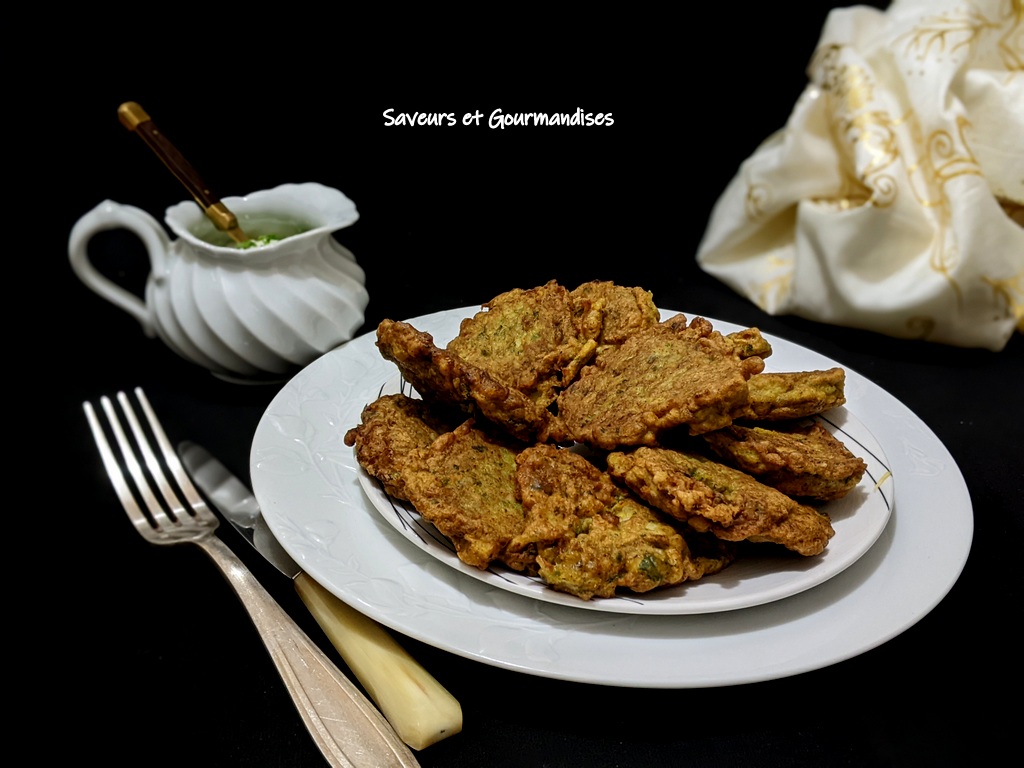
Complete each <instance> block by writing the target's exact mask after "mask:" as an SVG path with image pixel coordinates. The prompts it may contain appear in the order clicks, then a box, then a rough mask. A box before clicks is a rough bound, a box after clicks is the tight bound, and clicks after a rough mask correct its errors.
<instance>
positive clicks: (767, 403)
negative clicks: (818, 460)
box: [744, 368, 846, 421]
mask: <svg viewBox="0 0 1024 768" xmlns="http://www.w3.org/2000/svg"><path fill="white" fill-rule="evenodd" d="M747 387H748V392H749V394H748V399H747V412H746V414H745V415H744V417H745V418H748V419H751V420H752V421H780V420H789V419H802V418H805V417H807V416H814V415H815V414H818V413H824V412H825V411H827V410H829V409H830V408H835V407H836V406H839V405H842V404H843V403H845V402H846V371H844V370H843V369H842V368H829V369H828V370H825V371H798V372H794V373H761V374H759V375H757V376H752V377H751V379H750V381H748V382H747Z"/></svg>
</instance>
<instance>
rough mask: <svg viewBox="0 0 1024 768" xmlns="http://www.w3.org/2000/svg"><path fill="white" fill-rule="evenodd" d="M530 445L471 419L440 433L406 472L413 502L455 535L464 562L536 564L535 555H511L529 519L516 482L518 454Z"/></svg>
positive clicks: (480, 565) (481, 565) (479, 564)
mask: <svg viewBox="0 0 1024 768" xmlns="http://www.w3.org/2000/svg"><path fill="white" fill-rule="evenodd" d="M524 447H525V446H523V445H522V444H519V443H517V442H514V441H513V440H512V439H510V438H509V437H508V436H507V435H504V434H501V433H499V432H497V431H495V430H493V429H491V428H478V427H477V426H476V425H475V423H474V421H473V420H472V419H470V420H468V421H466V422H465V423H463V424H461V425H459V426H458V427H457V428H456V429H455V430H453V431H452V432H447V433H445V434H443V435H441V436H440V437H438V438H437V440H435V441H434V442H433V443H432V444H431V446H430V447H429V448H427V449H426V450H425V451H424V452H423V457H422V460H421V461H419V462H418V464H417V467H416V468H415V469H413V471H411V472H410V473H408V474H407V475H406V477H405V486H404V487H405V490H406V492H407V493H408V496H409V501H410V502H412V505H413V507H415V508H416V511H417V512H418V513H419V514H420V516H421V517H422V518H423V519H424V520H427V521H429V522H431V523H433V524H434V527H436V528H437V529H438V530H439V531H440V532H441V533H442V534H444V535H445V536H447V537H448V538H449V539H451V541H452V544H453V545H454V546H455V551H456V553H457V554H458V556H459V559H460V560H462V561H463V562H464V563H467V564H469V565H473V566H476V567H477V568H487V567H488V566H489V565H490V564H491V563H493V562H494V561H496V560H497V561H501V562H503V563H505V564H506V565H508V566H510V567H512V568H515V569H516V570H523V569H524V568H526V567H528V565H530V563H531V561H532V558H530V557H525V556H523V555H521V554H520V555H514V556H510V557H506V556H505V555H506V552H505V550H506V548H507V547H508V544H509V542H511V541H512V539H513V538H515V537H516V536H518V535H519V534H520V533H522V531H523V525H524V524H525V515H524V512H523V507H522V504H520V503H519V499H518V497H517V495H516V481H515V474H516V454H517V453H518V452H519V451H520V450H522V448H524Z"/></svg>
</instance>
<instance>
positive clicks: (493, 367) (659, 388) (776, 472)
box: [345, 281, 865, 599]
mask: <svg viewBox="0 0 1024 768" xmlns="http://www.w3.org/2000/svg"><path fill="white" fill-rule="evenodd" d="M377 346H378V348H379V349H380V351H381V354H382V355H383V356H384V357H385V358H386V359H388V360H391V361H393V362H394V363H395V364H396V365H397V366H398V369H399V371H400V372H401V374H402V377H403V378H404V379H405V381H406V382H408V383H409V384H411V385H412V387H413V388H414V389H415V391H416V393H417V394H418V395H419V396H420V398H422V400H417V399H414V398H410V397H406V396H404V395H388V396H385V397H382V398H380V399H379V400H377V401H375V402H374V403H370V404H369V405H367V407H366V408H365V409H364V411H363V413H362V417H361V423H360V424H359V425H356V426H355V427H353V428H352V429H350V430H349V431H348V433H347V434H346V436H345V441H346V443H347V444H348V445H353V446H355V449H356V457H357V459H358V461H359V463H360V464H361V465H362V466H363V467H364V469H365V470H366V471H367V473H369V474H370V475H371V476H373V477H375V478H377V479H379V480H380V481H381V483H382V484H383V486H384V488H385V489H386V490H387V491H388V492H389V493H391V494H392V495H394V496H396V497H399V498H402V499H407V500H408V501H410V502H411V503H412V505H413V506H414V507H415V509H416V510H417V512H419V514H420V515H421V516H422V517H423V518H424V519H425V520H427V521H429V522H431V523H433V524H434V525H435V526H436V527H437V529H438V530H439V531H440V532H441V533H442V534H444V535H445V536H447V537H448V538H449V539H450V540H451V541H452V543H453V546H454V547H455V550H456V552H457V554H458V555H459V557H460V558H461V559H462V560H463V561H464V562H466V563H469V564H472V565H474V566H477V567H480V568H487V567H489V566H490V565H491V564H493V563H502V564H504V565H506V566H508V567H510V568H513V569H515V570H518V571H524V572H527V573H530V574H537V575H539V577H540V578H541V579H542V580H543V581H544V582H545V583H547V584H549V585H550V586H551V587H553V588H554V589H557V590H560V591H564V592H567V593H570V594H573V595H577V596H579V597H580V598H582V599H590V598H591V597H610V596H612V595H614V594H616V592H617V591H618V590H630V591H633V592H646V591H648V590H651V589H655V588H658V587H664V586H669V585H672V584H679V583H682V582H684V581H692V580H695V579H699V578H701V577H703V576H705V575H707V574H711V573H716V572H718V571H720V570H721V569H722V568H724V567H726V566H727V565H728V564H729V563H730V562H732V560H733V559H734V558H735V557H736V556H737V552H738V550H737V549H736V547H737V545H738V542H751V543H756V544H758V545H763V544H774V545H781V546H782V547H785V548H786V549H787V550H790V551H792V552H795V553H798V554H800V555H806V556H811V555H816V554H818V553H820V552H821V551H822V550H824V548H825V546H826V545H827V544H828V541H829V539H830V538H831V537H832V536H833V535H834V531H833V529H832V526H831V524H830V522H829V519H828V516H827V515H826V514H824V513H823V512H822V511H821V510H819V509H816V508H815V507H814V506H811V505H813V504H815V503H817V502H819V501H828V500H833V499H836V498H840V497H841V496H843V495H845V494H846V493H848V492H850V490H852V489H853V488H854V487H855V486H856V485H857V484H858V483H859V481H860V478H861V476H862V475H863V473H864V471H865V465H864V462H863V461H861V460H860V459H858V458H857V457H855V456H853V454H851V453H850V452H849V451H848V450H847V449H846V447H845V446H843V444H842V443H841V442H839V441H838V440H836V439H835V438H834V437H833V436H832V435H831V434H830V433H828V431H827V430H825V429H823V428H821V427H820V426H817V425H811V426H807V425H804V424H797V423H796V422H794V421H793V419H797V418H805V417H808V416H813V415H815V414H817V413H821V412H822V411H824V410H827V409H829V408H833V407H835V406H838V405H841V404H842V403H843V402H845V399H844V395H843V388H844V374H843V371H842V369H839V368H835V369H832V370H829V371H810V372H796V373H763V369H764V358H765V357H767V356H768V355H770V354H771V346H770V344H769V343H768V342H767V341H766V340H765V339H764V338H763V337H762V336H761V334H760V332H759V331H758V330H757V329H755V328H750V329H746V330H744V331H741V332H738V333H734V334H729V335H723V334H721V333H719V332H718V331H715V330H714V328H712V326H711V323H709V322H708V321H707V320H705V319H704V318H695V319H693V320H692V321H690V322H687V320H686V318H684V317H683V316H681V315H677V316H675V317H673V318H670V319H668V320H666V321H662V320H661V318H660V315H659V312H658V310H657V308H656V306H655V304H654V302H653V298H652V296H651V293H650V292H649V291H645V290H643V289H641V288H626V287H622V286H618V285H615V284H614V283H611V282H607V281H594V282H590V283H585V284H583V285H581V286H579V287H577V288H576V289H575V290H572V291H569V290H567V289H565V288H564V287H562V286H561V285H558V284H557V283H555V282H549V283H547V284H546V285H543V286H539V287H537V288H532V289H528V290H522V289H515V290H512V291H509V292H507V293H503V294H501V295H500V296H497V297H495V298H494V299H492V300H491V301H490V302H487V303H486V304H484V305H483V306H482V311H480V312H478V313H477V314H475V315H474V316H473V317H470V318H467V319H466V320H464V321H463V323H462V325H461V327H460V331H459V334H458V335H457V336H456V337H455V338H454V339H452V340H451V341H450V342H449V343H448V345H447V347H445V348H441V347H438V346H436V345H435V344H434V340H433V338H432V337H431V336H430V335H429V334H427V333H424V332H422V331H419V330H417V329H416V328H414V327H412V326H411V325H409V324H407V323H400V322H395V321H392V320H385V321H383V322H382V323H381V324H380V326H379V327H378V329H377ZM744 546H746V545H744Z"/></svg>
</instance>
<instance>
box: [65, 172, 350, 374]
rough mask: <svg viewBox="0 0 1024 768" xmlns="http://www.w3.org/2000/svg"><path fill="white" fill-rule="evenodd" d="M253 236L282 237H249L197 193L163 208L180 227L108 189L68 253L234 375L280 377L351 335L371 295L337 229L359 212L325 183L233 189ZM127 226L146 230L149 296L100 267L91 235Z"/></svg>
mask: <svg viewBox="0 0 1024 768" xmlns="http://www.w3.org/2000/svg"><path fill="white" fill-rule="evenodd" d="M223 202H224V204H225V205H226V206H227V207H228V208H229V209H230V210H231V211H232V212H233V213H234V214H235V215H236V216H237V218H238V223H239V226H240V227H241V228H242V230H243V231H244V232H245V233H246V234H247V235H248V236H249V237H256V236H258V235H276V236H279V237H281V238H282V239H280V240H276V241H273V242H270V243H269V244H266V245H261V246H259V247H252V248H246V249H241V248H238V247H236V246H235V244H234V243H233V242H232V241H231V239H230V238H229V237H228V235H227V234H225V233H223V232H220V231H219V230H217V229H216V228H215V227H214V225H213V222H211V221H210V219H209V218H208V217H207V216H206V215H205V214H204V213H203V211H202V210H201V209H200V207H199V206H198V205H197V204H196V203H194V202H193V201H191V200H189V201H185V202H182V203H178V204H177V205H173V206H171V207H170V208H168V209H167V212H166V216H165V221H166V222H167V226H168V227H169V228H170V230H171V231H172V232H173V233H174V234H175V235H176V236H177V239H176V240H172V239H171V238H170V237H168V235H167V233H166V231H165V230H164V229H163V227H162V226H161V225H160V223H159V222H158V221H157V220H156V219H155V218H153V217H152V216H150V215H149V214H148V213H146V212H145V211H143V210H140V209H139V208H135V207H133V206H130V205H121V204H119V203H115V202H113V201H111V200H106V201H104V202H102V203H100V204H99V205H98V206H96V207H95V208H94V209H93V210H92V211H90V212H89V213H87V214H85V215H84V216H83V217H82V218H81V219H79V220H78V222H77V223H76V224H75V226H74V227H73V228H72V230H71V236H70V238H69V241H68V257H69V259H70V261H71V266H72V268H73V269H74V271H75V274H76V275H78V277H79V279H81V280H82V282H83V283H85V285H87V286H88V287H89V288H91V289H92V290H93V291H95V292H96V293H97V294H99V295H100V296H102V297H103V298H105V299H107V300H108V301H110V302H112V303H113V304H115V305H117V306H118V307H120V308H122V309H124V310H125V311H126V312H128V313H129V314H130V315H132V316H133V317H134V318H135V319H136V320H138V321H139V323H141V325H142V329H143V331H144V332H145V333H146V335H148V336H150V337H152V336H154V335H155V336H158V337H159V338H160V339H162V340H163V341H164V342H165V343H166V344H167V346H169V347H170V348H171V349H173V350H174V351H175V352H177V353H178V354H179V355H181V356H182V357H184V358H185V359H187V360H191V361H192V362H194V363H197V364H199V365H202V366H204V367H206V368H208V369H209V370H210V371H212V372H213V373H214V374H215V375H217V376H220V377H222V378H225V379H228V380H235V381H261V380H267V381H273V380H280V379H282V378H284V377H286V376H288V375H290V373H291V372H294V370H297V368H299V367H301V366H304V365H306V364H307V363H309V362H311V361H312V360H314V359H316V358H317V357H319V356H320V355H322V354H323V353H324V352H326V351H328V350H330V349H333V348H334V347H336V346H338V345H339V344H342V343H344V342H345V341H348V340H349V339H351V338H352V335H353V334H354V333H355V332H356V331H357V330H358V329H359V327H360V326H361V325H362V323H363V319H364V315H363V312H364V310H365V309H366V305H367V303H368V302H369V295H368V293H367V291H366V287H365V274H364V273H363V270H362V268H361V267H360V266H359V265H358V264H357V262H356V259H355V256H353V254H352V252H351V251H349V250H348V249H346V248H344V247H343V246H342V245H341V244H340V243H338V242H337V240H335V239H334V237H333V236H332V233H334V232H336V231H337V230H339V229H343V228H344V227H347V226H350V225H351V224H353V223H354V222H355V221H356V220H357V219H358V218H359V214H358V212H357V211H356V207H355V204H354V203H353V202H352V201H351V200H349V199H348V198H347V197H346V196H345V195H344V194H342V193H341V192H339V191H338V190H336V189H331V188H330V187H326V186H323V185H322V184H316V183H306V184H284V185H282V186H279V187H275V188H274V189H269V190H265V191H260V192H254V193H252V194H251V195H247V196H245V197H233V198H225V199H224V200H223ZM119 228H123V229H127V230H129V231H131V232H134V233H135V234H136V235H138V237H139V238H140V239H141V240H142V242H143V244H144V245H145V247H146V250H147V251H148V254H149V260H150V273H149V276H148V279H147V281H146V289H145V298H144V299H143V298H140V297H139V296H137V295H135V294H134V293H132V292H130V291H128V290H127V289H125V288H124V287H122V286H120V285H118V284H116V283H114V282H113V281H112V280H110V279H109V278H107V277H106V276H104V275H103V274H101V273H100V272H99V271H98V270H97V269H96V268H95V267H94V265H93V264H92V262H91V261H90V259H89V254H88V244H89V241H90V240H91V239H92V237H93V236H94V235H96V234H97V233H98V232H101V231H104V230H110V229H119Z"/></svg>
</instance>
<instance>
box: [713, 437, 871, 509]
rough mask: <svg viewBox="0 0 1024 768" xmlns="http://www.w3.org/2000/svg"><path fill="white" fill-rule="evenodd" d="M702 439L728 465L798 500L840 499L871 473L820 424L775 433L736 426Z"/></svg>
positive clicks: (862, 462)
mask: <svg viewBox="0 0 1024 768" xmlns="http://www.w3.org/2000/svg"><path fill="white" fill-rule="evenodd" d="M703 437H704V440H705V441H706V442H707V444H708V445H709V446H710V447H711V448H712V450H714V452H715V453H716V454H718V456H720V457H721V458H722V459H723V460H724V461H726V462H727V463H728V464H730V465H732V466H734V467H736V468H737V469H741V470H743V471H744V472H747V473H749V474H751V475H753V476H754V477H756V478H757V479H758V480H760V481H761V482H762V483H764V484H765V485H770V486H771V487H772V488H775V489H777V490H779V491H782V492H783V493H785V494H786V495H788V496H794V497H797V498H804V499H812V500H814V501H834V500H835V499H841V498H843V497H844V496H846V494H848V493H849V492H850V491H851V490H853V489H854V488H855V487H857V484H858V483H859V482H860V481H861V478H862V477H863V476H864V472H865V471H866V470H867V464H865V463H864V460H863V459H861V458H860V457H858V456H855V455H854V454H853V453H851V452H850V450H849V449H848V448H847V447H846V446H845V445H843V443H842V441H841V440H839V439H837V438H836V437H835V435H833V434H832V433H831V432H829V431H828V430H827V429H826V428H825V427H824V426H822V425H821V424H819V423H817V422H815V423H813V424H809V425H801V424H785V423H783V424H780V425H779V426H778V427H773V428H771V429H769V428H767V427H759V426H752V427H747V426H741V425H738V424H733V425H732V426H729V427H726V428H725V429H721V430H717V431H715V432H709V433H707V434H706V435H703Z"/></svg>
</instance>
